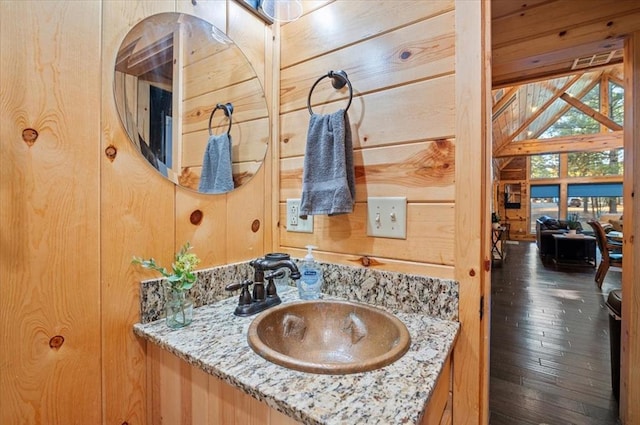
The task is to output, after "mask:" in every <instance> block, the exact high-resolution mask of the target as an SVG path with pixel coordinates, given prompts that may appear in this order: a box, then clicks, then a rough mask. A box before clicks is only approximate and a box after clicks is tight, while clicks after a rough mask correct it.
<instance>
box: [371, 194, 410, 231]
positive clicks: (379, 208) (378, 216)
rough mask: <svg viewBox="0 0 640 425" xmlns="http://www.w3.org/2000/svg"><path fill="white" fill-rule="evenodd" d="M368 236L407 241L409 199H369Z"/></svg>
mask: <svg viewBox="0 0 640 425" xmlns="http://www.w3.org/2000/svg"><path fill="white" fill-rule="evenodd" d="M367 235H369V236H376V237H380V238H395V239H406V238H407V198H401V197H386V198H377V197H376V198H373V197H372V198H368V199H367Z"/></svg>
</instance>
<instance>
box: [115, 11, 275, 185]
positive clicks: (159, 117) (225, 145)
mask: <svg viewBox="0 0 640 425" xmlns="http://www.w3.org/2000/svg"><path fill="white" fill-rule="evenodd" d="M114 70H115V78H114V95H115V102H116V108H117V110H118V115H119V116H120V120H121V122H122V125H123V127H124V129H125V131H126V133H127V135H128V136H129V139H130V140H131V143H132V144H133V145H134V146H135V148H136V150H138V151H139V152H140V155H141V157H142V158H144V159H145V160H146V162H147V163H149V164H150V165H151V166H152V167H153V168H154V169H156V170H157V171H158V172H159V173H160V174H162V175H163V176H165V177H166V178H168V179H169V180H171V181H172V182H174V183H176V184H177V185H179V186H181V187H185V188H189V189H192V190H196V191H199V192H201V193H226V192H228V191H230V190H233V189H235V188H237V187H239V186H241V185H243V184H245V183H246V182H248V181H249V180H250V179H251V178H252V177H253V176H254V175H255V174H256V173H257V172H258V170H259V169H260V167H261V166H262V163H263V161H264V157H265V154H266V151H267V145H268V143H269V135H270V124H269V111H268V108H267V103H266V99H265V95H264V90H263V88H262V84H261V83H260V81H259V79H258V77H257V75H256V72H255V70H254V69H253V67H252V65H251V63H250V62H249V61H248V60H247V58H246V57H245V56H244V54H243V53H242V51H241V50H240V48H239V47H238V46H237V45H236V44H235V43H234V42H233V41H232V40H231V39H230V38H228V37H227V36H226V35H225V34H224V33H223V32H222V31H221V30H219V29H218V28H216V27H215V26H213V25H212V24H211V23H209V22H207V21H205V20H203V19H200V18H197V17H195V16H191V15H187V14H184V13H161V14H157V15H153V16H150V17H148V18H146V19H144V20H142V21H141V22H140V23H138V24H137V25H135V26H134V27H133V28H132V29H131V31H129V33H128V34H127V35H126V37H125V38H124V40H123V41H122V43H121V45H120V49H119V50H118V54H117V57H116V62H115V67H114ZM219 105H233V108H232V109H230V111H231V113H232V115H230V114H229V113H227V112H229V111H227V110H226V109H225V113H214V112H215V110H216V107H217V106H219ZM201 177H204V178H201ZM220 181H227V183H226V184H220V183H219V182H220Z"/></svg>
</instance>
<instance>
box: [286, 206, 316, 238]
mask: <svg viewBox="0 0 640 425" xmlns="http://www.w3.org/2000/svg"><path fill="white" fill-rule="evenodd" d="M287 232H303V233H313V216H312V215H309V216H307V218H306V219H302V218H300V199H287Z"/></svg>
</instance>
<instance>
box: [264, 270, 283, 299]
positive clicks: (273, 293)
mask: <svg viewBox="0 0 640 425" xmlns="http://www.w3.org/2000/svg"><path fill="white" fill-rule="evenodd" d="M285 276H286V272H285V271H284V269H279V270H276V271H274V272H271V273H268V274H266V275H265V276H264V278H265V279H266V280H267V282H268V283H267V297H277V296H278V290H277V289H276V285H275V283H273V279H280V278H283V277H285Z"/></svg>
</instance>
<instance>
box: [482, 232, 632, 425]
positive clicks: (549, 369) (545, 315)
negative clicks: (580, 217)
mask: <svg viewBox="0 0 640 425" xmlns="http://www.w3.org/2000/svg"><path fill="white" fill-rule="evenodd" d="M594 276H595V269H593V268H584V269H577V268H558V269H556V267H555V266H554V265H553V264H547V265H545V264H543V262H542V261H541V260H540V257H539V256H538V250H537V247H536V244H535V242H533V243H529V242H520V243H517V244H512V243H509V244H508V245H507V257H506V260H505V261H504V262H503V264H502V265H501V266H500V267H494V268H493V270H492V279H491V285H492V289H491V297H492V299H491V353H490V356H491V372H490V375H491V381H490V395H489V405H490V410H491V414H490V415H491V416H490V424H491V425H507V424H508V425H515V424H535V425H539V424H549V425H556V424H579V425H609V424H611V425H615V424H617V423H618V422H617V417H618V404H617V402H616V400H615V398H614V397H613V393H612V391H611V375H610V367H611V365H610V360H609V358H610V353H609V317H608V310H607V307H606V306H605V304H604V301H605V299H606V296H607V295H608V293H609V291H610V290H611V289H617V288H620V286H621V273H620V272H619V271H615V270H609V272H608V273H607V276H606V278H605V281H604V284H603V285H602V289H600V288H598V286H597V285H596V283H595V282H594Z"/></svg>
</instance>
